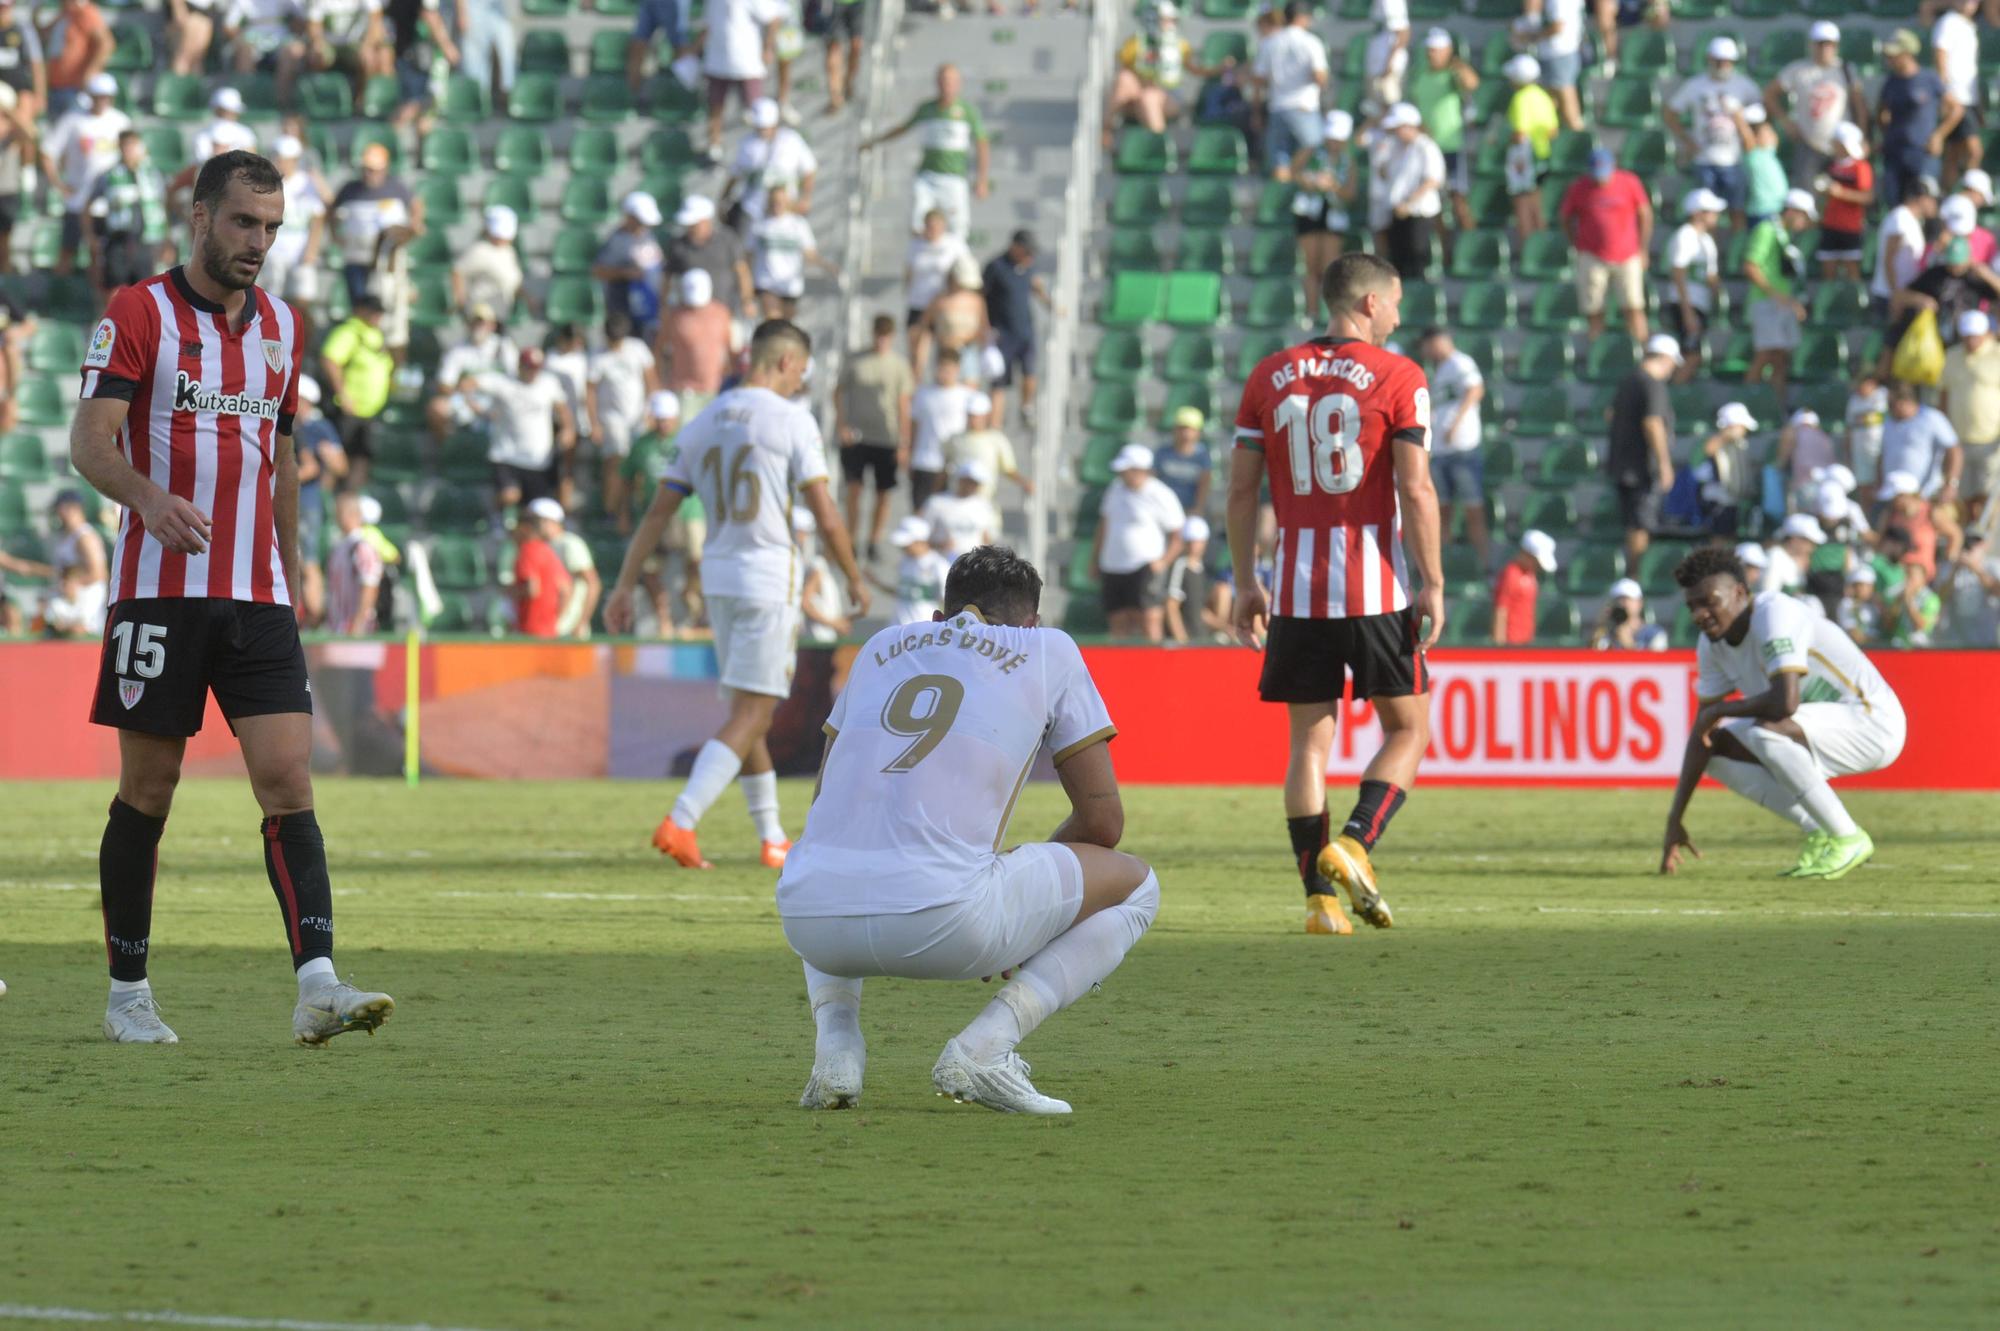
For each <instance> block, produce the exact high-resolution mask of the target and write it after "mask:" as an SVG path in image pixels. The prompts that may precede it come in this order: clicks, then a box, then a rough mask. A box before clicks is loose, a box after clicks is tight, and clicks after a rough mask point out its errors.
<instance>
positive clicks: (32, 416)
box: [16, 379, 69, 428]
mask: <svg viewBox="0 0 2000 1331" xmlns="http://www.w3.org/2000/svg"><path fill="white" fill-rule="evenodd" d="M68 387H69V384H68V383H66V382H60V381H58V380H56V379H28V380H25V381H23V382H22V384H21V386H20V387H19V389H17V390H16V398H17V400H18V402H19V406H20V412H21V424H23V425H27V426H34V427H37V428H39V427H42V426H47V425H67V424H68V423H69V394H68V393H67V392H65V391H64V390H65V389H67V388H68Z"/></svg>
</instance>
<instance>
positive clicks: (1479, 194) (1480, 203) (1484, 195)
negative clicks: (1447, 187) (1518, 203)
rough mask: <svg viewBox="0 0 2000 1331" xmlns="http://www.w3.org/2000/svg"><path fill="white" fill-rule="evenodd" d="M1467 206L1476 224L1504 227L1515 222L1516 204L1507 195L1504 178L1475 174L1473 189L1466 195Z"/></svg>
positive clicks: (1473, 222)
mask: <svg viewBox="0 0 2000 1331" xmlns="http://www.w3.org/2000/svg"><path fill="white" fill-rule="evenodd" d="M1465 206H1466V207H1467V208H1468V209H1470V210H1471V212H1472V224H1473V225H1474V226H1481V227H1503V226H1510V225H1512V224H1513V221H1514V204H1513V202H1512V201H1511V200H1510V199H1509V198H1508V197H1507V183H1506V182H1505V181H1504V180H1500V179H1497V178H1495V177H1491V176H1489V177H1487V178H1485V179H1480V178H1479V177H1476V176H1475V177H1474V178H1473V181H1472V189H1471V190H1470V191H1469V192H1468V193H1467V194H1466V196H1465Z"/></svg>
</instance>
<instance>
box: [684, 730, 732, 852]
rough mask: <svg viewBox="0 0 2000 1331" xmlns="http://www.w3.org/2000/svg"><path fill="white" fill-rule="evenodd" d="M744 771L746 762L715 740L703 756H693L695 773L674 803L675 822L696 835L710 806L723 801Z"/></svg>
mask: <svg viewBox="0 0 2000 1331" xmlns="http://www.w3.org/2000/svg"><path fill="white" fill-rule="evenodd" d="M742 770H743V760H742V759H741V758H738V757H737V756H736V751H735V750H734V749H732V748H730V747H729V746H728V745H727V744H724V743H723V742H722V741H721V740H719V739H712V740H710V741H709V742H708V743H706V744H704V745H702V746H701V752H700V753H697V754H696V755H695V756H694V770H693V771H692V772H689V773H688V783H687V788H686V789H684V790H682V791H681V797H680V798H679V799H677V800H675V801H674V812H673V819H674V821H675V822H677V823H679V824H680V825H681V826H682V827H685V828H687V829H688V830H689V831H693V830H694V828H695V825H696V824H698V823H699V822H701V816H702V815H703V814H705V813H707V812H708V806H709V805H711V804H713V803H715V801H716V800H717V799H719V798H721V796H722V792H723V791H724V790H726V789H727V788H728V786H729V783H730V782H731V781H734V780H735V779H736V774H737V773H738V772H740V771H742Z"/></svg>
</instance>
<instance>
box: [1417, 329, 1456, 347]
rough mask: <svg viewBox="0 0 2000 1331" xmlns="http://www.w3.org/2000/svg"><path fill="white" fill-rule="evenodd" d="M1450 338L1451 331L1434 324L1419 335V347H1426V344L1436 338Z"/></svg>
mask: <svg viewBox="0 0 2000 1331" xmlns="http://www.w3.org/2000/svg"><path fill="white" fill-rule="evenodd" d="M1450 336H1451V329H1449V328H1445V327H1441V326H1440V325H1438V324H1432V325H1431V326H1430V327H1428V328H1426V329H1424V331H1423V332H1421V333H1418V334H1417V345H1418V346H1422V345H1424V343H1426V342H1428V341H1430V340H1431V339H1432V338H1434V337H1450Z"/></svg>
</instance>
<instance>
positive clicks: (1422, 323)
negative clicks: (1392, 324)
mask: <svg viewBox="0 0 2000 1331" xmlns="http://www.w3.org/2000/svg"><path fill="white" fill-rule="evenodd" d="M1402 313H1403V322H1404V323H1406V324H1408V325H1410V327H1411V328H1412V330H1417V329H1424V328H1429V327H1432V326H1434V325H1437V326H1441V325H1443V324H1444V323H1445V301H1444V292H1443V291H1442V290H1440V289H1439V288H1437V287H1434V286H1432V285H1431V284H1430V283H1428V282H1406V283H1404V284H1403V305H1402Z"/></svg>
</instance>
